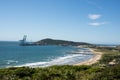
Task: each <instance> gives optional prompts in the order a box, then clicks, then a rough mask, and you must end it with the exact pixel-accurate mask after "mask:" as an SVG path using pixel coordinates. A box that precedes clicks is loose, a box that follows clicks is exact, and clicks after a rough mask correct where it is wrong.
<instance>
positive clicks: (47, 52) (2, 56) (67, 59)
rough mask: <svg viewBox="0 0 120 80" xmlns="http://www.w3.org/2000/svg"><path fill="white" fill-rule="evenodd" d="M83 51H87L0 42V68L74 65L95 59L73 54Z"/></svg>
mask: <svg viewBox="0 0 120 80" xmlns="http://www.w3.org/2000/svg"><path fill="white" fill-rule="evenodd" d="M83 50H87V49H85V48H77V47H73V46H51V45H48V46H19V43H18V42H6V41H0V68H4V67H12V66H17V67H19V66H30V67H38V66H41V67H44V66H51V65H72V64H76V63H79V62H82V61H85V60H88V59H90V58H92V57H93V55H83V54H71V53H72V52H76V51H83Z"/></svg>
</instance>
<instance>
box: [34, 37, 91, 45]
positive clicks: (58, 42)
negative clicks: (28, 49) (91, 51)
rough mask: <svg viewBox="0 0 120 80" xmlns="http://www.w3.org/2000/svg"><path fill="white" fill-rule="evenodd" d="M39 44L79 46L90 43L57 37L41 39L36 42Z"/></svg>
mask: <svg viewBox="0 0 120 80" xmlns="http://www.w3.org/2000/svg"><path fill="white" fill-rule="evenodd" d="M35 43H36V44H38V45H62V46H69V45H71V46H78V45H90V44H89V43H85V42H73V41H66V40H55V39H49V38H47V39H42V40H40V41H37V42H35Z"/></svg>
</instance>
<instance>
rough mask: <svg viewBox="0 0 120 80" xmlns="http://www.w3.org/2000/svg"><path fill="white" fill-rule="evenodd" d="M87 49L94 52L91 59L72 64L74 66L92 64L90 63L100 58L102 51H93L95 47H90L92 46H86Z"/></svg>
mask: <svg viewBox="0 0 120 80" xmlns="http://www.w3.org/2000/svg"><path fill="white" fill-rule="evenodd" d="M88 49H89V50H90V51H91V52H92V53H93V54H94V56H93V57H92V58H91V59H88V60H86V61H83V62H80V63H77V64H74V65H75V66H80V65H92V64H95V63H97V62H98V61H99V60H100V59H101V57H102V54H103V53H102V52H97V51H95V49H92V48H88Z"/></svg>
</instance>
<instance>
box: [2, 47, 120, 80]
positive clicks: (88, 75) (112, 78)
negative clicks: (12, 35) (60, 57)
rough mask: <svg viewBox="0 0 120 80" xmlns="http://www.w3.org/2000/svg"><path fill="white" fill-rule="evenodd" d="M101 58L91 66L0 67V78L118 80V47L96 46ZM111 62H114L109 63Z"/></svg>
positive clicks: (12, 79)
mask: <svg viewBox="0 0 120 80" xmlns="http://www.w3.org/2000/svg"><path fill="white" fill-rule="evenodd" d="M96 49H97V51H102V52H104V55H103V56H102V59H101V60H100V61H99V62H98V63H96V64H94V65H91V66H85V65H83V66H69V65H64V66H51V67H46V68H29V67H20V68H6V69H0V80H120V77H119V76H120V49H119V48H106V47H97V48H96ZM110 62H113V63H114V64H110Z"/></svg>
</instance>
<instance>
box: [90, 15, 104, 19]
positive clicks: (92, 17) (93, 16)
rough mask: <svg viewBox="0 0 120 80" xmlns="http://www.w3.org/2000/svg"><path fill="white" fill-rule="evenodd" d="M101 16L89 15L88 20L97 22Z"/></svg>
mask: <svg viewBox="0 0 120 80" xmlns="http://www.w3.org/2000/svg"><path fill="white" fill-rule="evenodd" d="M101 16H102V15H100V14H89V15H88V18H89V19H92V20H96V19H99V18H100V17H101Z"/></svg>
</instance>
